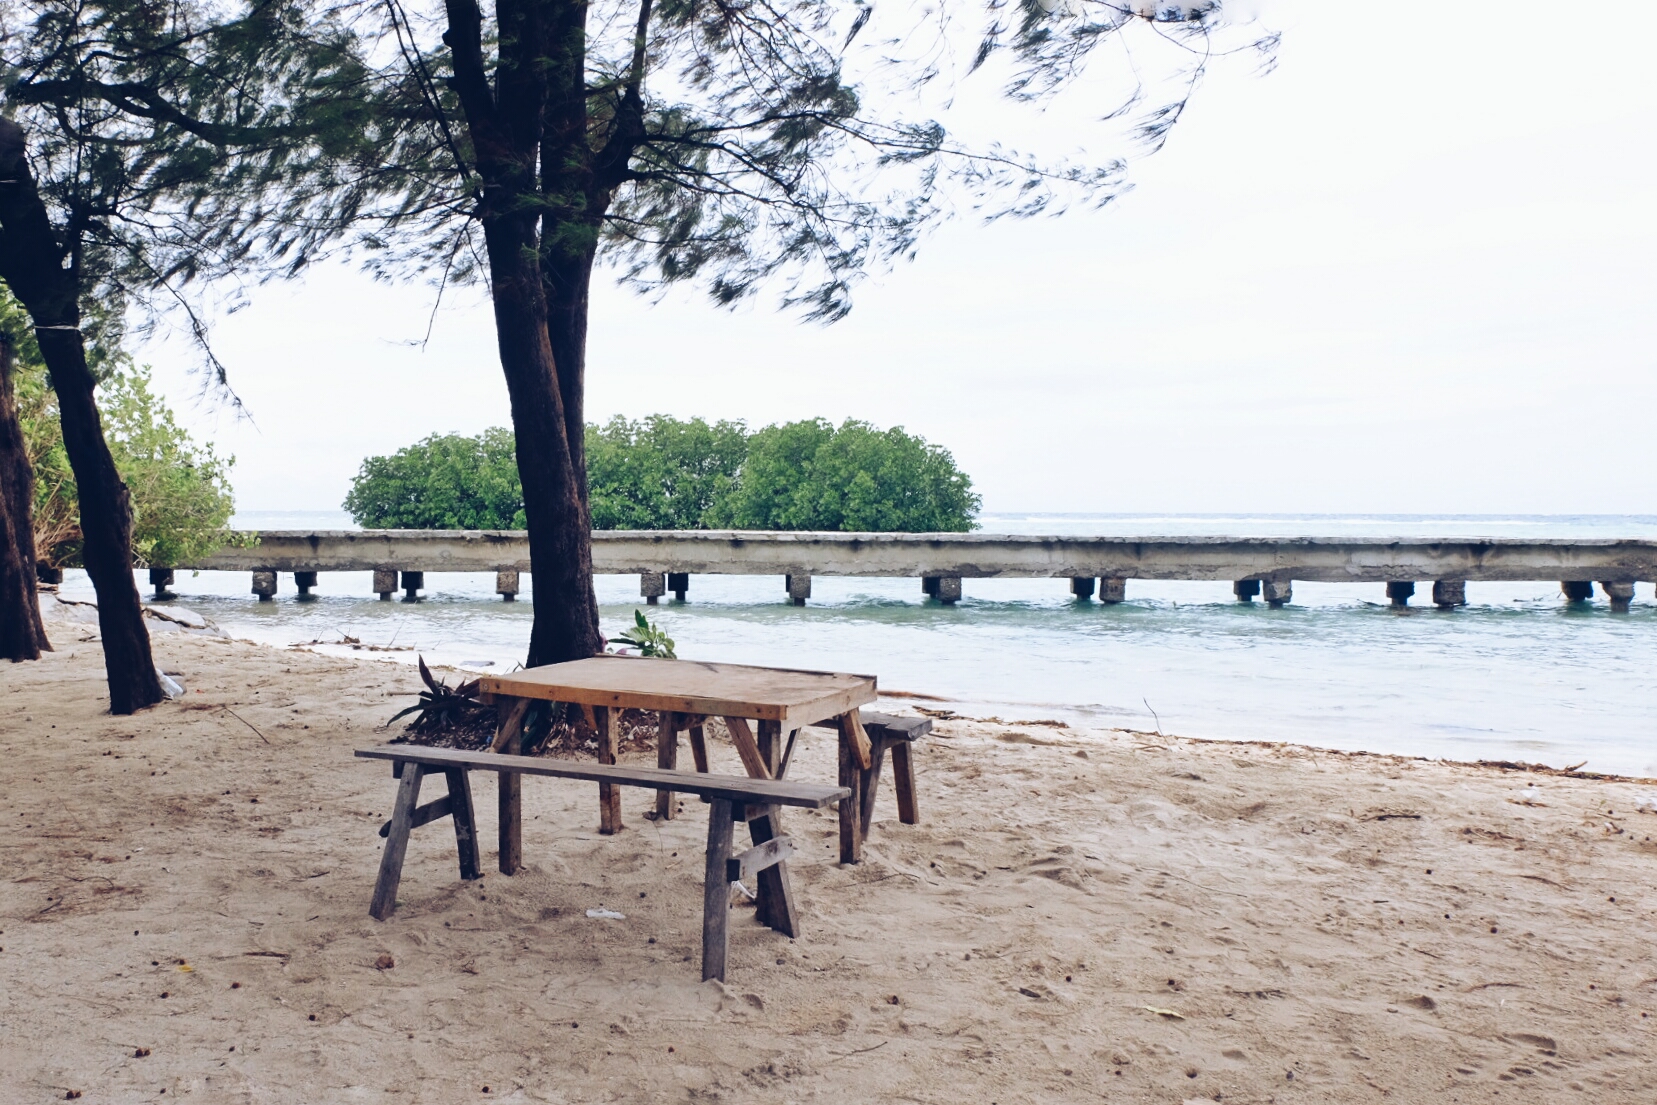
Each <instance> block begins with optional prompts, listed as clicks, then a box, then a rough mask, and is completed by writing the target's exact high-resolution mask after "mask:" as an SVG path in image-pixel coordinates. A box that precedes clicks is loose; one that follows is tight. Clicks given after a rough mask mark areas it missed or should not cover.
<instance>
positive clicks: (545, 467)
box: [484, 218, 604, 667]
mask: <svg viewBox="0 0 1657 1105" xmlns="http://www.w3.org/2000/svg"><path fill="white" fill-rule="evenodd" d="M531 225H532V224H529V223H527V222H526V220H522V219H512V218H507V219H501V220H499V221H486V222H485V223H484V240H485V242H486V244H487V247H488V253H489V270H490V284H491V286H492V289H493V299H494V308H495V333H496V339H497V341H498V343H499V347H500V358H501V369H502V371H503V372H504V373H505V375H506V388H507V394H508V395H509V396H510V398H511V401H512V427H513V432H514V434H515V435H516V438H517V452H518V476H519V479H521V480H522V482H523V488H524V514H525V517H526V519H527V522H528V525H529V564H530V572H531V573H532V575H533V577H534V586H533V587H532V589H531V598H532V599H533V601H534V605H535V621H534V626H533V628H532V629H531V630H530V637H529V656H528V658H527V659H526V661H525V664H526V666H528V667H535V666H537V665H539V664H556V663H560V662H562V661H565V660H580V659H585V658H586V657H588V656H593V655H596V654H597V653H600V652H603V651H604V636H603V634H602V633H601V632H600V631H599V627H598V598H597V596H596V595H595V594H594V593H593V552H592V522H591V519H590V517H589V515H588V512H587V496H586V494H585V492H586V487H585V482H584V481H583V480H582V479H580V478H579V473H578V472H577V471H576V467H575V458H574V457H573V456H572V450H571V448H570V438H569V434H568V432H567V426H568V419H567V416H566V411H565V409H564V403H563V395H562V392H561V389H560V388H559V386H558V375H559V374H558V369H557V365H556V364H555V362H554V359H553V352H552V344H551V342H550V340H549V338H548V332H547V303H546V296H545V292H544V290H543V288H542V285H541V272H540V266H539V264H538V263H537V260H536V255H535V248H534V239H533V234H532V232H526V231H527V228H528V227H529V226H531Z"/></svg>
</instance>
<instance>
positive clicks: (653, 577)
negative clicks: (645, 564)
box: [639, 572, 667, 606]
mask: <svg viewBox="0 0 1657 1105" xmlns="http://www.w3.org/2000/svg"><path fill="white" fill-rule="evenodd" d="M665 594H667V576H666V575H664V574H663V573H661V572H640V573H639V597H640V598H641V599H643V600H644V601H645V602H646V603H648V604H649V605H651V606H655V605H656V600H658V599H660V598H661V597H662V596H663V595H665Z"/></svg>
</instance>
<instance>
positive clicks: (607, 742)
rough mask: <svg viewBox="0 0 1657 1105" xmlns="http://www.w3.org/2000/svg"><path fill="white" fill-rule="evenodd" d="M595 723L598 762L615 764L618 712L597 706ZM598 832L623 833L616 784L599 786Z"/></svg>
mask: <svg viewBox="0 0 1657 1105" xmlns="http://www.w3.org/2000/svg"><path fill="white" fill-rule="evenodd" d="M593 721H594V723H595V728H597V729H598V762H599V763H601V764H614V763H615V762H616V721H617V711H615V710H612V709H611V708H610V707H608V706H595V707H593ZM598 831H599V832H601V833H603V834H604V835H606V836H608V835H610V834H611V833H619V832H621V788H620V787H618V786H616V785H615V784H614V783H600V784H598Z"/></svg>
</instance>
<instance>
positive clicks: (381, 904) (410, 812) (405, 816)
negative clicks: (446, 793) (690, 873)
mask: <svg viewBox="0 0 1657 1105" xmlns="http://www.w3.org/2000/svg"><path fill="white" fill-rule="evenodd" d="M407 766H408V767H410V768H412V770H405V771H404V772H403V775H402V778H401V779H399V780H398V781H397V805H396V806H395V807H393V809H392V811H391V831H390V832H388V833H387V834H386V840H385V850H384V851H382V852H381V853H380V877H379V879H378V881H376V882H375V883H374V900H373V901H372V902H370V903H369V906H368V915H369V916H370V917H372V918H374V919H375V920H376V921H383V920H385V919H386V918H387V917H390V916H391V911H392V910H394V909H396V908H397V885H398V884H399V883H401V882H402V881H403V856H404V854H405V853H407V852H408V836H409V832H410V831H411V830H412V829H413V828H414V809H415V807H416V806H418V805H419V804H420V778H421V776H422V775H424V774H425V773H424V772H423V771H421V770H420V769H419V768H418V767H415V766H414V765H413V764H410V765H407ZM721 870H723V868H721Z"/></svg>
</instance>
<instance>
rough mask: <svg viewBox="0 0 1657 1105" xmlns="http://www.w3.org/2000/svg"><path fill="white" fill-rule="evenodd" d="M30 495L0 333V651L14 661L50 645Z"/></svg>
mask: <svg viewBox="0 0 1657 1105" xmlns="http://www.w3.org/2000/svg"><path fill="white" fill-rule="evenodd" d="M34 496H35V492H34V469H33V468H32V467H31V466H30V464H29V450H28V447H27V446H26V445H25V444H24V441H23V427H22V425H21V424H20V423H19V421H18V417H17V395H16V392H15V391H14V390H13V387H12V344H11V340H10V336H9V335H7V334H0V656H3V657H5V658H6V659H7V660H10V661H12V662H13V663H17V662H18V661H20V660H38V659H40V654H41V652H43V651H45V652H50V651H51V650H52V645H51V642H50V641H48V640H47V639H46V627H45V626H43V625H41V623H40V602H39V598H38V591H37V588H36V586H35V534H34Z"/></svg>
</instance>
